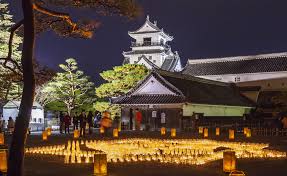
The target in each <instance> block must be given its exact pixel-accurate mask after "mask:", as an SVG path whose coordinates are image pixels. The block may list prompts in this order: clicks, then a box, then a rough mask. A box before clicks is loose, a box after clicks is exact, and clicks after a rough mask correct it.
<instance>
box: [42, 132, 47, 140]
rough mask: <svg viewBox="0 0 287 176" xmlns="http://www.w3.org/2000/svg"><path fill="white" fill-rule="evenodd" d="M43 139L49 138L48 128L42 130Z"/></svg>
mask: <svg viewBox="0 0 287 176" xmlns="http://www.w3.org/2000/svg"><path fill="white" fill-rule="evenodd" d="M42 139H43V141H47V140H48V132H47V131H46V130H45V131H43V132H42Z"/></svg>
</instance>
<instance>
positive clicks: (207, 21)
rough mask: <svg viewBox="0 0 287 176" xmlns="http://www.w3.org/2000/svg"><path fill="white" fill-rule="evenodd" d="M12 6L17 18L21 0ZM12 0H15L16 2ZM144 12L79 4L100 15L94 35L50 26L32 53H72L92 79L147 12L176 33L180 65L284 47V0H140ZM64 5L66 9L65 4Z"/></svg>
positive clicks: (49, 60) (48, 61)
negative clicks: (119, 13)
mask: <svg viewBox="0 0 287 176" xmlns="http://www.w3.org/2000/svg"><path fill="white" fill-rule="evenodd" d="M9 1H13V4H12V6H11V12H12V13H13V14H14V15H15V20H19V19H20V18H21V7H20V3H19V2H20V1H19V0H9ZM15 1H16V2H15ZM138 2H139V3H140V4H141V5H142V7H143V9H144V15H143V16H141V17H139V18H137V19H135V20H133V21H128V20H127V19H125V18H120V17H99V16H97V14H93V13H92V12H91V11H88V10H78V11H76V13H74V14H73V15H74V16H73V17H74V18H76V19H78V18H91V19H101V20H102V26H101V28H99V29H98V30H97V31H96V33H95V36H94V38H93V39H91V40H83V39H72V38H61V37H59V36H57V35H56V34H54V33H53V32H52V31H50V32H46V33H42V34H41V35H39V36H38V37H37V41H36V42H37V43H36V48H35V55H36V58H37V59H38V60H39V61H40V62H41V63H42V64H45V65H47V66H49V67H51V68H53V69H57V68H58V66H57V65H58V64H59V63H63V62H64V60H65V59H67V58H70V57H73V58H76V59H77V61H78V62H79V65H80V69H81V70H83V71H85V73H86V74H87V75H89V76H90V77H91V78H92V79H93V80H94V81H95V83H96V84H99V83H100V82H102V80H100V78H99V75H98V73H99V72H101V71H103V70H107V69H111V68H112V67H113V66H115V65H120V64H121V63H122V61H123V56H122V52H123V51H128V50H130V48H129V47H130V42H131V38H130V37H129V36H128V31H133V30H136V29H137V28H139V27H140V26H141V25H142V24H143V23H144V21H145V15H146V14H149V15H150V19H151V21H154V20H156V21H157V23H158V26H159V27H160V28H163V29H164V31H165V32H167V33H168V34H170V35H172V36H173V37H174V40H173V42H171V43H170V45H171V47H172V50H173V51H178V52H179V55H180V56H181V61H182V63H183V65H185V64H186V61H187V59H190V58H207V57H224V56H236V55H249V54H261V53H271V52H285V51H287V10H286V7H287V1H286V0H276V1H273V0H139V1H138ZM63 11H64V10H63Z"/></svg>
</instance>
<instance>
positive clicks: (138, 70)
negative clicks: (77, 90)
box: [95, 64, 148, 117]
mask: <svg viewBox="0 0 287 176" xmlns="http://www.w3.org/2000/svg"><path fill="white" fill-rule="evenodd" d="M147 74H148V69H147V68H146V67H145V66H144V65H138V64H126V65H122V66H116V67H114V68H113V70H108V71H104V72H102V73H100V75H101V77H102V78H103V79H104V80H105V81H107V83H104V84H102V85H100V86H99V87H98V88H96V95H97V96H98V97H99V98H108V97H117V96H120V95H123V94H125V93H127V92H128V91H129V90H130V89H132V88H133V87H134V86H135V85H136V84H137V83H138V82H139V81H140V80H142V79H143V78H144V77H145V76H146V75H147ZM95 109H96V110H98V111H100V112H103V111H106V110H108V111H110V112H111V115H112V117H114V116H115V114H116V113H118V114H120V106H118V105H113V104H111V103H109V102H106V101H99V102H97V103H96V104H95Z"/></svg>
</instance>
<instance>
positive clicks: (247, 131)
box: [245, 128, 251, 138]
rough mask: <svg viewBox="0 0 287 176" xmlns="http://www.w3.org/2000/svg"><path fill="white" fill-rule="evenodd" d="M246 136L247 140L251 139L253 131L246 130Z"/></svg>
mask: <svg viewBox="0 0 287 176" xmlns="http://www.w3.org/2000/svg"><path fill="white" fill-rule="evenodd" d="M245 135H246V137H247V138H250V137H251V129H249V128H248V129H246V134H245Z"/></svg>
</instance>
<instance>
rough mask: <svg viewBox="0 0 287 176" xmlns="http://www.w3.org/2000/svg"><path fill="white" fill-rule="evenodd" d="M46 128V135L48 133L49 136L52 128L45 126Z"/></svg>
mask: <svg viewBox="0 0 287 176" xmlns="http://www.w3.org/2000/svg"><path fill="white" fill-rule="evenodd" d="M46 130H47V135H48V136H51V134H52V128H47V129H46Z"/></svg>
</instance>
